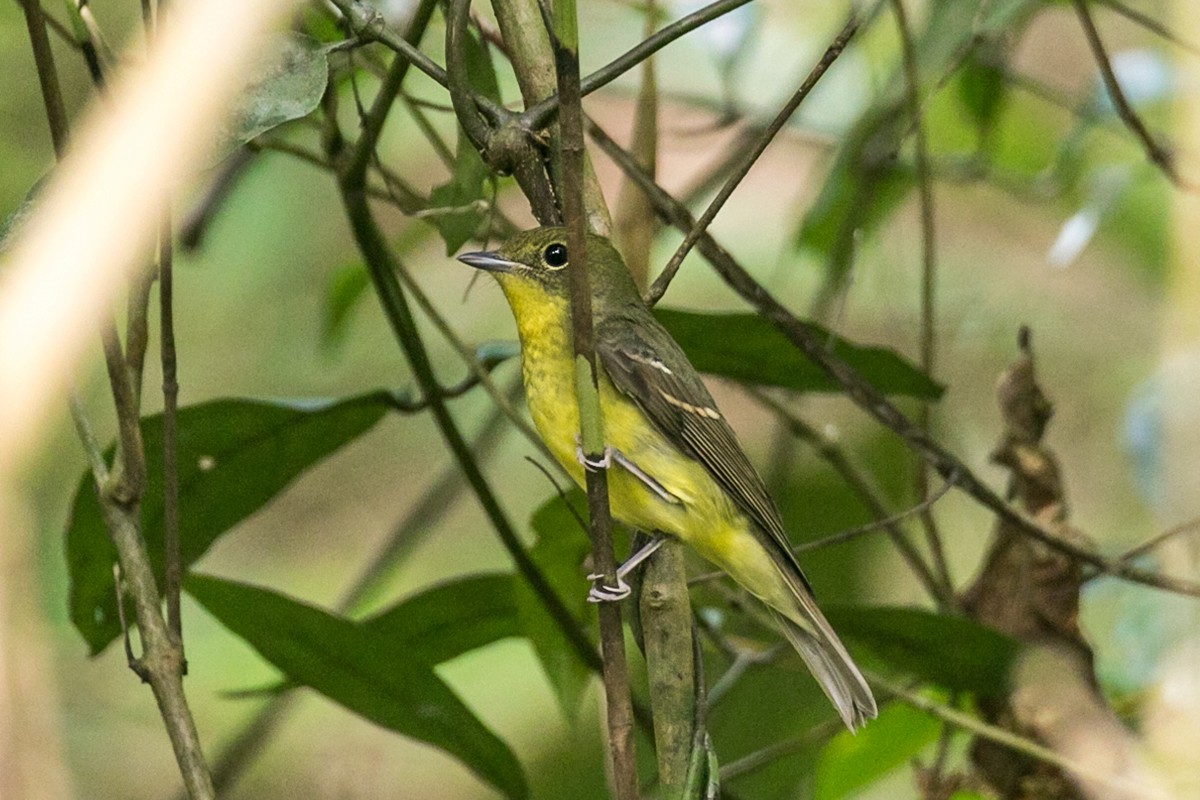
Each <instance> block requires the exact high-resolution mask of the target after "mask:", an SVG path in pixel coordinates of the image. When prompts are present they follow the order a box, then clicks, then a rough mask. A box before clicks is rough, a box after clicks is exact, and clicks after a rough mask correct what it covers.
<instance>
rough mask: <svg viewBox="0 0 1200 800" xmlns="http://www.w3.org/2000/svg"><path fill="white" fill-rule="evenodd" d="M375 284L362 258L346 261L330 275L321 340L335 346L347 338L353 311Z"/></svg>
mask: <svg viewBox="0 0 1200 800" xmlns="http://www.w3.org/2000/svg"><path fill="white" fill-rule="evenodd" d="M370 286H371V280H370V276H369V275H368V274H367V270H366V268H365V267H364V266H363V265H362V263H360V262H355V263H353V264H346V265H344V266H342V267H340V268H338V269H337V270H335V271H334V272H333V274H331V275H330V276H329V281H328V283H327V284H326V288H325V303H324V309H323V311H322V314H321V344H322V345H324V346H325V347H328V348H335V347H337V346H338V345H340V344H341V343H342V341H343V340H344V339H345V338H346V330H347V328H348V322H349V320H350V312H352V311H353V310H354V309H355V308H357V307H358V304H359V301H360V300H362V298H363V295H365V294H366V293H367V289H369V288H370Z"/></svg>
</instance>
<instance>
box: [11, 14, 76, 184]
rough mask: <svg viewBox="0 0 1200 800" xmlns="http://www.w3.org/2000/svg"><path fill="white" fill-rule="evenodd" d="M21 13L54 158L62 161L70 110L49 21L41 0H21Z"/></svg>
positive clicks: (64, 152)
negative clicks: (50, 34)
mask: <svg viewBox="0 0 1200 800" xmlns="http://www.w3.org/2000/svg"><path fill="white" fill-rule="evenodd" d="M21 9H22V10H23V11H24V12H25V27H26V28H27V29H28V30H29V44H30V46H31V47H32V48H33V61H34V64H36V65H37V75H38V83H40V84H41V87H42V102H43V103H44V105H45V106H46V121H47V122H48V123H49V124H50V141H51V142H52V143H53V144H54V155H55V156H56V157H57V158H58V160H60V161H61V160H62V157H63V156H64V155H65V154H66V152H67V130H68V125H67V108H66V105H65V104H64V103H63V99H62V90H61V89H60V88H59V85H58V70H57V69H55V67H54V51H53V50H51V49H50V37H49V36H48V35H47V33H46V18H45V16H44V15H43V14H42V4H41V3H40V2H39V0H21Z"/></svg>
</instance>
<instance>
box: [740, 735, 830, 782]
mask: <svg viewBox="0 0 1200 800" xmlns="http://www.w3.org/2000/svg"><path fill="white" fill-rule="evenodd" d="M841 729H842V724H841V721H840V720H836V719H831V720H826V721H825V722H822V723H820V724H818V725H814V726H813V727H811V728H809V729H808V730H806V731H805V732H804V733H801V734H799V735H798V736H793V737H791V738H789V739H783V740H781V741H778V742H772V743H771V744H769V745H767V746H766V747H764V748H762V749H761V750H755V751H754V752H753V753H748V754H746V755H744V756H742V757H741V758H739V759H735V760H734V761H730V762H729V763H728V764H723V765H722V766H721V782H722V783H725V782H726V781H731V780H733V779H734V778H740V777H741V776H743V775H746V774H749V773H751V772H754V771H756V770H758V769H761V768H763V767H765V766H767V765H768V764H770V763H772V762H774V761H778V760H779V759H781V758H786V757H787V756H790V755H793V754H795V753H800V752H802V751H804V750H807V749H808V748H810V747H814V746H816V745H817V743H818V742H821V741H824V740H825V739H828V738H830V737H832V736H833V735H834V734H836V733H838V732H839V731H840V730H841Z"/></svg>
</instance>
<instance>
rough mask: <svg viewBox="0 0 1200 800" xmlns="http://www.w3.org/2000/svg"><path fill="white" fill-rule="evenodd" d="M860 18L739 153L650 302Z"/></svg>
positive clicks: (668, 282)
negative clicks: (730, 172)
mask: <svg viewBox="0 0 1200 800" xmlns="http://www.w3.org/2000/svg"><path fill="white" fill-rule="evenodd" d="M858 26H859V18H858V13H857V12H855V11H851V12H850V18H849V19H848V20H846V24H845V25H844V26H842V30H841V31H840V32H839V33H838V35H837V36H835V37H834V39H833V41H832V42H831V43H830V45H829V47H827V48H826V49H825V53H824V54H823V55H822V56H821V58H820V60H819V61H817V63H816V65H815V66H814V67H813V68H812V69H811V70H810V71H809V73H808V75H807V76H806V77H805V78H804V82H803V83H801V84H800V88H799V89H797V90H796V91H795V93H794V94H793V95H792V96H791V97H790V98H789V99H788V101H787V102H786V103H784V105H783V108H781V109H780V110H779V113H778V114H776V115H775V118H774V119H773V120H771V122H770V124H769V125H767V127H766V128H764V129H763V131H762V133H760V134H759V136H758V139H757V141H755V142H754V144H753V145H752V146H751V147H749V148H746V149H744V150H743V151H742V152H741V154H739V156H738V160H737V164H736V166H735V167H734V169H733V172H732V174H730V176H729V177H728V178H727V179H726V180H725V184H724V185H723V186H722V187H721V189H720V191H718V192H717V195H716V197H714V198H713V199H712V202H710V203H709V204H708V208H706V209H704V213H703V214H701V215H700V219H698V220H697V221H696V224H695V225H694V226H693V227H692V229H691V230H690V231H688V233H687V236H685V237H684V239H683V241H682V242H680V243H679V247H677V248H676V249H675V253H674V254H673V255H672V256H671V260H670V261H668V262H667V265H666V266H665V267H663V269H662V272H661V273H659V276H658V277H657V278H655V280H654V285H653V286H651V287H650V291H649V292H647V294H646V302H647V303H648V304H649V305H654V304H655V303H657V302H658V301H659V300H661V299H662V296H663V294H665V293H666V291H667V287H668V286H670V285H671V280H672V279H673V278H674V277H675V273H677V272H678V271H679V267H680V265H681V264H683V260H684V259H685V258H687V255H688V253H690V252H691V250H692V247H693V246H694V245H695V244H696V242H697V241H698V240H699V239H700V237H701V236H703V235H704V233H705V231H707V230H708V226H709V225H710V224H712V221H713V220H714V219H716V217H717V214H718V213H719V212H720V210H721V209H722V208H724V206H725V202H726V201H727V200H729V197H730V195H732V194H733V191H734V190H735V189H736V188H737V187H738V185H739V184H740V183H741V182H742V179H743V178H745V177H746V175H747V174H749V172H750V169H751V168H752V167H753V166H754V165H755V164H756V163H757V162H758V159H759V157H760V156H762V154H763V151H765V150H766V149H767V145H769V144H770V143H771V142H772V141H773V140H774V139H775V135H776V134H777V133H779V131H780V130H782V129H783V126H784V125H786V124H787V121H788V120H789V119H791V117H792V114H794V113H796V109H798V108H799V107H800V104H801V103H803V102H804V99H805V98H806V97H808V95H809V93H810V92H811V91H812V90H813V87H814V86H816V85H817V81H819V80H820V79H821V77H822V76H823V75H824V74H825V73H826V71H828V69H829V68H830V67H831V66H833V62H835V61H837V58H838V56H840V55H841V54H842V50H844V49H845V47H846V44H847V43H848V42H849V41H850V39H852V38H853V37H854V34H855V33H856V32H857V31H858Z"/></svg>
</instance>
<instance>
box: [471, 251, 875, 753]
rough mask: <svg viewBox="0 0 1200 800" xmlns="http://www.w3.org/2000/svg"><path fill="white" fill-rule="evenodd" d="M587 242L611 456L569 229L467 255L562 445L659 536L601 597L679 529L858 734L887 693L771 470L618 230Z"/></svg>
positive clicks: (624, 515)
mask: <svg viewBox="0 0 1200 800" xmlns="http://www.w3.org/2000/svg"><path fill="white" fill-rule="evenodd" d="M585 241H586V245H585V246H586V248H587V254H586V263H587V270H588V275H589V283H590V287H591V294H592V314H593V332H594V345H595V355H596V372H597V388H598V394H599V400H600V410H601V419H602V425H603V432H604V442H605V448H604V453H603V457H602V458H601V459H598V460H589V459H588V458H586V457H585V456H584V454H583V451H582V448H581V447H580V444H579V435H580V434H579V431H580V428H579V406H578V402H577V400H576V389H575V387H576V382H575V375H576V367H575V354H574V350H573V345H572V332H571V331H572V327H571V303H570V295H569V288H568V284H569V279H568V273H569V270H570V269H571V263H572V262H571V253H570V251H569V250H568V248H567V235H566V230H565V229H564V228H562V227H541V228H536V229H533V230H528V231H524V232H521V233H518V234H516V235H514V236H512V237H511V238H509V239H508V240H506V241H505V242H504V243H502V244H501V245H500V247H499V248H498V249H495V250H485V251H478V252H472V253H464V254H462V255H460V256H459V257H458V259H459V260H460V261H462V262H463V263H465V264H467V265H469V266H471V267H474V268H476V269H479V270H483V271H486V272H488V273H490V274H491V275H492V276H493V277H494V278H495V279H496V281H497V283H499V285H500V289H501V291H502V292H503V294H504V296H505V299H506V300H507V301H508V305H509V307H510V309H511V311H512V314H513V317H514V319H515V320H516V325H517V333H518V337H519V339H520V344H521V376H522V379H523V382H524V385H525V398H526V404H527V405H528V408H529V412H530V416H531V417H532V418H533V422H534V426H535V427H536V428H537V431H538V433H539V435H540V436H541V437H542V439H543V440H544V442H545V444H546V445H547V447H548V448H549V450H550V452H551V453H552V454H553V455H554V457H555V459H557V460H558V461H559V463H561V464H562V466H563V467H564V469H565V470H566V471H567V472H568V473H569V474H570V475H571V477H572V479H574V480H575V481H576V482H577V483H578V484H580V485H581V486H582V485H584V481H585V470H588V469H598V468H607V470H608V486H609V506H610V509H611V512H612V515H613V517H614V518H615V519H616V520H618V521H619V522H621V523H623V524H625V525H627V526H629V527H631V528H635V529H638V530H642V531H645V532H647V533H650V534H652V535H653V536H654V537H655V538H653V539H651V542H650V544H649V545H647V546H646V547H644V548H642V549H641V550H639V551H638V552H637V553H635V554H633V555H632V556H631V557H630V558H629V559H628V560H627V561H626V562H625V563H624V564H622V565H621V567H620V568H619V569H618V574H617V578H618V581H617V585H616V586H604V585H599V586H594V587H593V589H592V592H591V593H590V595H589V599H591V600H593V601H612V600H619V599H621V598H622V597H624V596H625V595H627V594H628V593H629V587H628V585H627V584H626V583H625V582H624V580H623V578H624V576H625V575H627V574H628V573H629V571H630V570H631V569H632V568H633V567H634V566H636V564H638V563H639V562H641V561H643V560H645V558H646V557H648V556H649V555H650V553H652V552H653V550H654V549H655V548H656V547H657V546H658V545H659V544H660V543H661V542H662V541H663V538H662V537H663V536H671V537H675V538H677V539H679V540H680V541H682V542H684V543H685V544H686V545H688V546H690V547H691V548H693V549H694V550H695V551H696V552H697V553H699V555H700V556H702V557H703V558H705V559H706V560H708V561H709V562H711V563H712V564H714V565H715V566H717V567H719V568H720V569H721V570H723V571H724V572H725V573H727V574H728V575H729V576H731V577H732V578H733V579H734V580H735V581H736V582H737V583H738V584H739V585H741V586H742V587H743V588H744V589H745V590H746V591H748V592H749V593H750V594H752V595H754V596H755V597H757V598H758V599H759V600H761V601H762V602H763V603H764V604H765V605H766V606H767V608H768V609H769V610H770V611H771V613H772V615H773V616H774V618H775V620H776V622H777V623H778V625H779V627H780V628H781V629H782V631H783V633H784V635H785V636H786V637H787V639H788V640H789V641H790V642H791V644H792V645H793V646H794V647H795V648H796V650H797V651H798V652H799V654H800V656H801V657H802V658H803V660H804V661H805V663H806V664H807V665H808V667H809V669H810V671H811V672H812V674H813V676H814V677H815V678H816V680H817V682H818V683H819V684H820V686H821V688H822V690H824V692H825V694H826V695H827V696H828V697H829V699H830V701H831V702H832V704H833V706H834V708H835V709H836V710H837V713H838V715H839V716H840V717H841V719H842V721H843V722H844V723H845V724H846V726H847V727H848V728H849V729H850V730H851V731H854V730H856V729H857V728H859V727H861V726H862V725H863V724H865V723H866V722H867V720H869V719H871V718H873V717H875V716H876V715H877V713H878V711H877V707H876V704H875V698H874V697H873V695H872V694H871V689H870V687H869V686H868V685H867V682H866V680H865V679H864V678H863V675H862V673H861V672H860V671H859V669H858V667H857V666H856V665H855V664H854V661H853V660H852V659H851V657H850V654H849V653H848V652H847V651H846V648H845V646H844V645H843V644H842V642H841V641H840V640H839V639H838V636H837V634H836V633H835V632H834V630H833V628H832V626H830V624H829V622H828V621H827V620H826V619H825V616H824V614H822V613H821V610H820V609H819V608H818V607H817V604H816V601H815V599H814V598H813V593H812V587H811V586H810V584H809V582H808V579H807V578H806V577H805V576H804V573H803V571H802V570H801V569H800V565H799V563H798V562H797V561H796V557H795V555H794V554H793V552H792V549H791V545H790V543H789V541H788V538H787V534H786V532H785V531H784V526H783V520H782V518H781V516H780V513H779V509H778V507H777V506H776V505H775V502H774V501H773V500H772V499H771V496H770V494H769V493H768V492H767V489H766V486H765V485H764V484H763V481H762V478H760V477H759V475H758V473H757V472H756V471H755V469H754V467H753V465H752V464H751V463H750V459H749V458H748V457H747V456H746V454H745V452H744V451H743V449H742V447H741V445H740V444H739V442H738V440H737V436H736V434H735V433H734V431H733V429H732V428H731V427H730V426H729V423H728V421H726V419H725V417H724V415H723V414H722V413H721V411H720V409H719V408H718V407H717V404H716V402H714V400H713V398H712V395H711V394H710V393H709V391H708V389H707V388H706V387H705V385H704V382H703V381H702V380H701V378H700V375H699V373H698V372H697V371H696V369H695V367H693V366H692V364H691V362H690V361H688V358H687V356H686V355H685V354H684V352H683V349H682V348H681V347H680V346H679V344H678V343H677V342H676V341H675V340H674V339H673V338H672V337H671V335H670V333H668V332H667V330H666V329H665V328H664V327H663V326H662V325H661V324H660V323H659V322H658V321H657V320H656V319H655V318H654V315H653V314H652V313H651V311H650V309H649V307H648V306H647V305H646V304H645V302H644V301H643V300H642V297H641V294H640V293H639V292H638V289H637V285H636V284H635V283H634V281H633V278H632V276H631V275H630V274H629V271H628V269H627V268H626V266H625V263H624V261H623V260H622V258H621V255H620V253H618V252H617V250H616V248H615V247H614V246H613V244H612V243H611V242H610V241H609V240H608V239H607V238H605V237H602V236H599V235H596V234H590V233H589V234H587V235H586V237H585ZM600 577H602V576H589V578H592V579H593V580H595V579H598V578H600Z"/></svg>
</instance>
